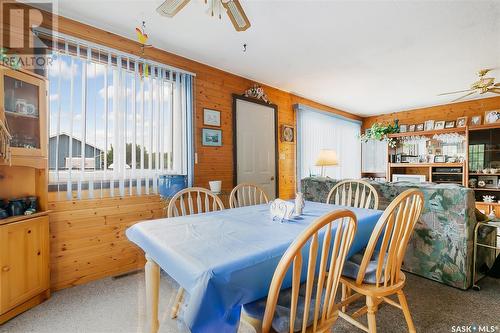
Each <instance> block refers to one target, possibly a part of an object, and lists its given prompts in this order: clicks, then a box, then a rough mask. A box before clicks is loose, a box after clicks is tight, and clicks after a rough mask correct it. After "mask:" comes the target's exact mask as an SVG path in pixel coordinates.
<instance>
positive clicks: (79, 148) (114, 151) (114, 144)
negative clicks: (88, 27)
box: [48, 40, 192, 198]
mask: <svg viewBox="0 0 500 333" xmlns="http://www.w3.org/2000/svg"><path fill="white" fill-rule="evenodd" d="M53 50H54V57H53V61H52V64H51V66H50V67H49V69H48V76H49V83H50V86H49V101H50V102H49V103H50V104H49V106H50V108H49V110H50V113H49V187H50V189H52V190H54V189H55V190H58V191H66V192H67V194H68V197H70V196H71V195H72V194H71V192H72V191H76V192H77V195H78V197H81V196H82V195H81V194H82V191H87V193H88V197H90V198H92V197H94V196H99V195H100V196H104V195H106V194H105V193H107V194H109V195H111V196H114V195H120V196H124V195H132V194H139V195H140V194H150V193H158V179H159V176H160V175H163V174H180V175H188V173H190V170H191V168H190V160H191V158H190V155H191V154H190V152H191V148H190V142H191V139H190V135H191V121H192V120H191V116H192V101H191V99H192V95H191V93H192V87H191V85H192V76H191V75H190V74H188V73H184V72H181V71H178V70H175V69H172V68H170V67H167V66H163V65H161V64H155V63H147V62H145V61H144V59H138V58H135V57H133V56H130V55H125V54H120V53H118V52H116V51H113V50H106V49H104V48H102V47H100V46H94V45H86V44H84V43H83V42H72V41H69V40H63V41H59V42H57V43H53Z"/></svg>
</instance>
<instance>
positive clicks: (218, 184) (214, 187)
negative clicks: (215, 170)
mask: <svg viewBox="0 0 500 333" xmlns="http://www.w3.org/2000/svg"><path fill="white" fill-rule="evenodd" d="M208 185H209V186H210V191H212V192H213V193H215V194H219V193H220V192H221V189H222V180H212V181H210V182H208Z"/></svg>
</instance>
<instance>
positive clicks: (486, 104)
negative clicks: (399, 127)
mask: <svg viewBox="0 0 500 333" xmlns="http://www.w3.org/2000/svg"><path fill="white" fill-rule="evenodd" d="M497 109H500V97H490V98H483V99H476V100H472V101H466V102H459V103H452V104H444V105H437V106H431V107H427V108H420V109H413V110H407V111H401V112H394V113H389V114H384V115H379V116H373V117H366V118H364V119H363V128H369V127H370V126H372V125H373V123H388V122H393V121H394V119H399V123H400V124H408V125H411V124H420V123H423V122H425V121H426V120H457V118H459V117H464V116H468V117H469V120H470V118H471V117H472V116H477V115H481V116H482V117H483V118H482V121H484V112H485V111H491V110H497Z"/></svg>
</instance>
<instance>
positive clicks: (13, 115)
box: [5, 110, 39, 119]
mask: <svg viewBox="0 0 500 333" xmlns="http://www.w3.org/2000/svg"><path fill="white" fill-rule="evenodd" d="M5 115H9V116H12V117H19V118H31V119H39V116H38V114H36V115H33V114H22V113H18V112H14V111H8V110H5Z"/></svg>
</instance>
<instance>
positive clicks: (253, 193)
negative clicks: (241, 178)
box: [229, 183, 269, 208]
mask: <svg viewBox="0 0 500 333" xmlns="http://www.w3.org/2000/svg"><path fill="white" fill-rule="evenodd" d="M268 202H269V199H268V198H267V194H266V192H265V191H264V190H263V189H261V188H260V187H259V186H257V185H255V184H249V183H242V184H238V185H237V186H236V187H235V188H234V189H233V190H232V191H231V194H230V196H229V206H230V207H231V208H238V207H245V206H253V205H260V204H266V203H268Z"/></svg>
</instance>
